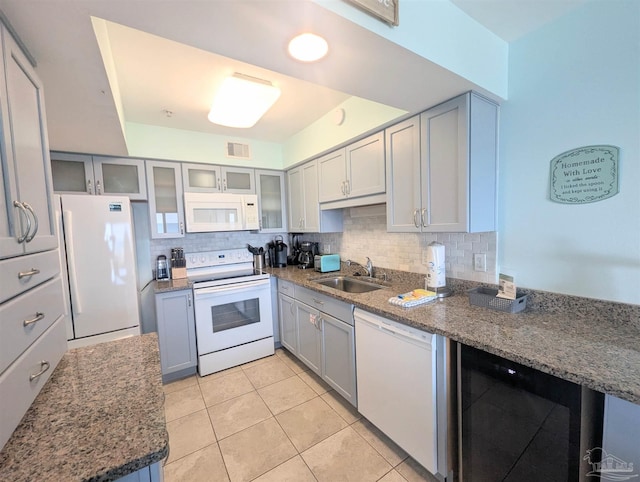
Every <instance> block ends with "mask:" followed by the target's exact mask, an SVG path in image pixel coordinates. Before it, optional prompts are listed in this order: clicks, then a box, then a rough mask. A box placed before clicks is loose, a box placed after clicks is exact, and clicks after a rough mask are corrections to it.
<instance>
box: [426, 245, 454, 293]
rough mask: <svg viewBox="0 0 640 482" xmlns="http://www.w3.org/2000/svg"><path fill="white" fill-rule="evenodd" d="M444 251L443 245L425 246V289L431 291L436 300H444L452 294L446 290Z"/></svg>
mask: <svg viewBox="0 0 640 482" xmlns="http://www.w3.org/2000/svg"><path fill="white" fill-rule="evenodd" d="M444 250H445V248H444V244H441V243H438V242H436V241H434V242H432V243H429V245H428V246H427V276H426V277H425V280H424V282H425V288H426V289H427V290H429V291H433V292H434V293H435V294H436V296H437V297H438V298H446V297H447V296H451V294H452V293H451V290H450V289H449V288H447V277H446V267H445V256H444Z"/></svg>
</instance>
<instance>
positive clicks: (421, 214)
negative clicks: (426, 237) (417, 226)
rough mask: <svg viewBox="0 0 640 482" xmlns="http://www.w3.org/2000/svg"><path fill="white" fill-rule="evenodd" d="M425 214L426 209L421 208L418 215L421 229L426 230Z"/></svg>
mask: <svg viewBox="0 0 640 482" xmlns="http://www.w3.org/2000/svg"><path fill="white" fill-rule="evenodd" d="M426 214H427V209H426V208H422V212H421V213H420V220H421V221H422V227H423V228H426V227H427V221H426V219H425V217H426Z"/></svg>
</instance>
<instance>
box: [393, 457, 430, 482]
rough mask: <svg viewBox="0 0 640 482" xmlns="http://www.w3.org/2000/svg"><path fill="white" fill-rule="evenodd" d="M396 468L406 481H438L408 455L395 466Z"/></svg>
mask: <svg viewBox="0 0 640 482" xmlns="http://www.w3.org/2000/svg"><path fill="white" fill-rule="evenodd" d="M396 470H397V471H398V472H399V473H400V475H402V476H403V477H404V478H405V479H406V480H407V481H408V482H424V481H427V482H438V479H436V477H435V476H434V475H433V474H431V472H429V471H428V470H427V469H425V468H424V467H423V466H422V465H420V464H419V463H418V462H416V461H415V460H413V459H412V458H411V457H408V458H407V459H406V460H405V461H404V462H402V463H401V464H400V465H398V466H397V467H396Z"/></svg>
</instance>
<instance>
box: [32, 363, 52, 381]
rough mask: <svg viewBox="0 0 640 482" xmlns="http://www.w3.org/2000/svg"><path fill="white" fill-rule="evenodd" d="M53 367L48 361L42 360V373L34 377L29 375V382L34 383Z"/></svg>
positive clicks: (35, 374)
mask: <svg viewBox="0 0 640 482" xmlns="http://www.w3.org/2000/svg"><path fill="white" fill-rule="evenodd" d="M50 367H51V364H50V363H49V362H48V361H46V360H42V361H41V362H40V371H39V372H38V373H34V374H33V375H29V381H30V382H32V381H34V380H35V379H36V378H39V377H40V376H42V375H43V374H44V373H45V372H46V371H47V370H48V369H49V368H50Z"/></svg>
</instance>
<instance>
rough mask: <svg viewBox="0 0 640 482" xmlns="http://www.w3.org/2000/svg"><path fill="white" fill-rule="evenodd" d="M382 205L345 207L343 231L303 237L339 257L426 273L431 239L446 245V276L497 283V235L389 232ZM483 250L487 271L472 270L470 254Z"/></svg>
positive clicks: (378, 265)
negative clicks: (423, 261)
mask: <svg viewBox="0 0 640 482" xmlns="http://www.w3.org/2000/svg"><path fill="white" fill-rule="evenodd" d="M385 209H386V208H385V205H384V204H380V205H375V206H364V207H357V208H347V209H344V232H342V233H329V234H313V235H308V236H304V239H309V240H311V241H318V242H320V243H321V248H320V249H321V251H322V246H325V247H326V246H327V245H328V247H329V249H330V251H331V252H332V253H339V254H340V256H341V258H342V259H353V260H354V261H357V262H358V263H364V261H365V256H368V257H369V258H371V261H372V262H373V265H374V266H377V267H379V268H390V269H396V270H400V271H413V272H418V273H426V272H427V267H426V265H424V264H422V259H423V252H424V251H425V250H426V249H427V246H428V245H429V243H431V242H432V241H437V242H439V243H442V244H444V245H445V264H446V270H447V277H449V278H459V279H465V280H470V281H478V282H484V283H496V282H497V276H496V252H497V236H496V233H495V232H487V233H472V234H468V233H430V234H426V233H424V234H421V233H388V232H387V216H386V210H385ZM474 253H485V254H486V256H487V271H486V272H479V271H474V270H473V254H474Z"/></svg>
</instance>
